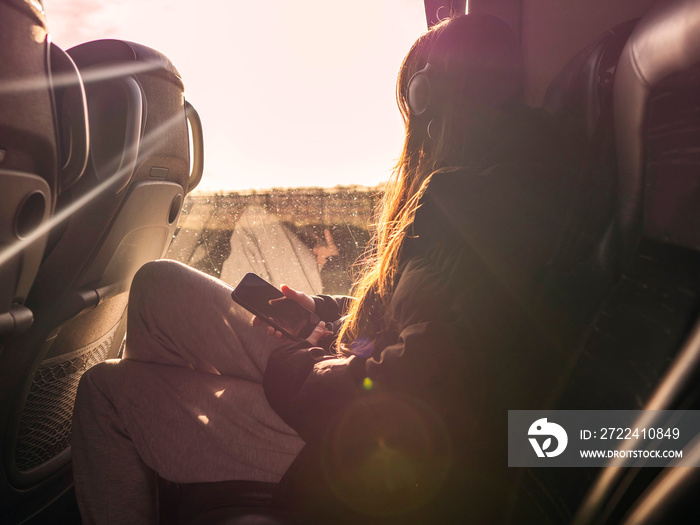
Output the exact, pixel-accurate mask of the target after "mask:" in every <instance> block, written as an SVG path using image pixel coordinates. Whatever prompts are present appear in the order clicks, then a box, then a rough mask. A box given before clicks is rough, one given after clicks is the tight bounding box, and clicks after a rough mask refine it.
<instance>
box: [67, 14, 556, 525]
mask: <svg viewBox="0 0 700 525" xmlns="http://www.w3.org/2000/svg"><path fill="white" fill-rule="evenodd" d="M522 76H523V75H522V63H521V58H520V51H519V48H518V45H517V41H516V39H515V37H514V36H513V34H512V33H511V32H510V31H509V30H508V28H507V27H506V26H505V24H503V23H502V22H500V21H498V20H497V19H495V18H493V17H489V16H479V15H466V16H462V17H458V18H455V19H452V20H449V21H446V22H444V23H442V24H440V25H438V26H437V27H435V28H433V29H432V30H431V31H429V32H428V33H427V34H425V35H423V36H422V37H420V38H419V39H418V40H417V42H416V43H415V44H414V45H413V47H412V48H411V50H410V51H409V53H408V55H407V57H406V58H405V60H404V63H403V65H402V66H401V70H400V73H399V78H398V82H397V99H398V104H399V109H400V111H401V113H402V115H403V117H404V121H405V125H406V139H405V144H404V148H403V152H402V155H401V157H400V159H399V161H398V164H397V168H396V170H395V173H394V177H393V180H392V181H391V182H390V184H389V185H388V187H387V190H386V193H385V195H384V197H383V202H382V206H381V210H380V213H379V215H378V221H377V225H376V234H375V236H374V239H373V243H372V247H371V251H370V252H369V256H368V258H367V259H366V261H365V266H364V270H363V274H362V277H361V279H360V280H359V281H358V283H357V284H356V286H355V288H354V294H353V295H354V297H355V299H354V300H352V299H349V298H335V297H329V296H320V297H313V298H312V297H309V296H306V295H304V294H302V293H298V292H296V291H294V290H292V289H290V288H288V287H284V286H283V288H282V289H283V292H284V293H285V295H286V296H287V297H289V298H291V299H293V300H295V301H298V302H299V303H301V304H302V305H303V306H305V307H307V308H308V309H310V310H313V311H315V312H316V313H317V314H318V315H319V317H320V318H321V319H322V323H321V324H319V326H318V327H317V328H316V330H315V331H314V332H313V333H312V334H311V335H310V336H309V338H308V339H307V340H305V341H301V342H289V341H285V340H284V339H282V338H281V334H275V333H274V330H273V329H269V330H268V329H267V328H266V327H265V326H264V325H262V324H261V323H259V322H257V321H256V322H252V320H251V317H252V316H251V315H249V314H248V313H247V312H246V311H244V310H242V309H241V308H240V307H239V306H238V305H236V304H235V303H233V302H232V301H231V298H230V294H231V289H230V288H229V287H228V286H227V285H225V284H224V283H222V282H220V281H217V280H215V279H213V278H211V277H208V276H206V275H204V274H200V273H199V272H196V271H194V270H192V269H190V268H188V267H186V266H184V265H181V264H179V263H175V262H172V261H156V262H152V263H149V264H146V265H145V266H144V267H143V268H142V269H141V270H140V271H139V272H138V274H137V275H136V277H135V278H134V282H133V284H132V289H131V295H130V302H129V314H128V315H129V317H128V331H127V341H126V349H125V352H124V356H123V359H121V360H113V361H108V362H105V363H102V364H100V365H97V366H95V367H93V368H92V369H90V370H89V371H88V372H86V373H85V375H84V376H83V379H82V381H81V385H80V389H79V391H78V396H77V399H76V406H75V415H74V427H73V458H74V459H73V461H74V474H75V483H76V492H77V495H78V500H79V504H80V508H81V513H82V516H83V520H84V522H85V523H112V524H113V523H122V522H123V523H129V524H135V523H153V522H156V521H157V488H156V473H157V474H158V475H160V476H162V477H163V478H166V479H168V480H171V481H174V482H201V481H219V480H230V479H246V480H257V481H270V482H278V481H280V479H281V478H282V476H283V475H284V474H285V472H287V471H288V469H289V467H290V465H292V463H293V462H294V466H293V468H292V469H290V470H289V472H287V476H286V477H285V483H284V484H283V487H285V491H284V492H285V493H286V494H296V495H300V494H307V495H308V494H311V495H312V497H310V498H304V497H301V496H300V497H292V498H289V499H288V501H295V502H296V503H297V509H298V510H299V511H300V512H303V511H305V510H309V508H302V507H303V505H307V504H308V505H310V506H311V507H313V509H312V510H311V511H310V512H311V514H312V515H313V516H315V517H316V518H318V519H321V520H323V519H324V518H322V517H321V516H323V514H322V513H323V512H325V510H329V511H330V512H331V513H335V514H336V517H337V516H338V514H340V515H341V516H343V517H344V518H345V519H346V520H349V521H351V522H353V521H355V520H357V519H360V517H362V519H365V520H366V519H369V518H372V517H378V518H379V519H380V520H381V521H382V522H386V520H388V519H390V518H391V517H392V516H394V517H395V518H396V519H397V520H398V521H399V522H402V523H403V522H406V520H407V519H408V516H409V514H410V515H411V516H413V517H414V518H415V519H418V520H421V519H430V520H431V521H433V520H434V519H435V516H436V515H437V514H436V513H439V512H443V511H445V512H448V515H449V516H450V517H453V516H454V515H456V514H460V515H462V514H469V515H470V516H476V517H481V518H483V517H484V516H486V517H490V516H492V515H494V513H495V515H500V514H499V513H500V512H502V510H503V507H504V506H503V505H496V506H495V507H491V506H490V505H489V503H488V502H491V501H494V500H493V495H494V494H497V495H498V498H499V500H505V498H506V492H505V491H507V490H508V487H509V486H510V485H508V483H510V480H509V479H508V475H507V473H505V474H504V471H503V468H502V467H503V466H504V465H505V452H504V449H503V440H504V439H505V434H504V433H503V421H505V411H506V410H507V409H513V408H523V407H532V408H541V406H538V403H540V402H541V400H542V399H543V398H544V397H545V396H546V394H547V392H548V390H547V388H544V386H543V385H542V381H538V379H537V378H538V377H540V375H541V374H542V373H543V372H547V371H548V370H555V369H556V367H557V366H559V365H560V364H561V363H560V362H559V360H558V358H557V353H556V351H550V350H549V349H551V348H555V347H557V344H556V340H557V338H556V334H553V333H552V331H551V330H549V329H548V327H547V325H546V312H545V313H543V312H544V310H543V309H542V308H541V307H540V306H541V304H542V301H541V300H540V299H541V297H542V293H541V290H540V289H539V288H538V283H539V282H541V279H540V277H541V276H540V274H539V272H540V270H541V269H542V268H544V267H546V266H547V265H548V264H549V263H550V262H551V261H552V259H553V258H555V256H556V255H557V253H558V251H559V248H560V245H561V242H562V239H563V238H564V236H565V232H566V225H565V224H564V223H563V221H560V220H558V217H559V215H558V214H559V213H560V212H561V211H562V210H565V209H566V207H567V199H569V194H568V193H567V191H568V190H567V183H566V180H565V179H566V178H565V177H563V176H562V170H561V162H560V161H558V160H556V159H555V157H556V156H555V155H552V153H551V152H552V151H557V150H558V148H557V147H556V146H555V145H554V144H555V143H556V140H557V138H556V134H555V132H554V131H553V129H552V125H551V123H550V121H549V119H548V118H546V117H545V116H544V115H543V114H541V113H539V112H535V111H533V110H530V109H528V108H526V107H525V106H523V105H522V103H521V97H522V92H523V79H522ZM328 322H330V323H333V324H334V325H333V326H334V329H333V331H332V332H329V331H328V330H327V329H326V328H325V327H326V326H327V325H326V323H328ZM269 334H272V335H274V336H270V335H269ZM553 341H554V343H553ZM516 348H517V352H516V351H515V349H516ZM555 350H556V348H555ZM516 353H517V359H519V360H520V361H519V363H520V364H518V365H517V366H516V365H514V363H516V361H515V356H516ZM525 365H527V366H525ZM499 433H500V434H499ZM305 445H306V448H305V450H304V453H303V454H301V455H299V452H300V451H301V450H302V447H304V446H305ZM494 458H495V460H494ZM499 469H500V470H499ZM504 483H505V484H504ZM466 491H468V492H466ZM467 495H470V497H469V498H466V496H467ZM465 498H466V499H465ZM465 501H467V502H468V503H467V504H461V503H463V502H465ZM458 502H461V503H460V504H457V503H458ZM326 504H327V505H326ZM339 509H343V510H340V512H339V513H338V512H337V511H338V510H339Z"/></svg>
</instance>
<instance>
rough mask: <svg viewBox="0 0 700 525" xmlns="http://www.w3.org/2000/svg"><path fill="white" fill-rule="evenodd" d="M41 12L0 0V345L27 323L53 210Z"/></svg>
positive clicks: (53, 153)
mask: <svg viewBox="0 0 700 525" xmlns="http://www.w3.org/2000/svg"><path fill="white" fill-rule="evenodd" d="M48 62H49V42H48V41H47V30H46V24H45V21H44V17H43V13H42V12H41V11H39V10H38V9H37V7H36V6H35V5H34V4H32V3H30V2H24V1H20V0H16V1H3V2H0V347H2V341H3V340H5V339H6V338H8V337H10V336H12V335H13V334H16V333H19V332H21V331H23V330H25V329H27V328H28V327H29V326H30V325H31V322H32V313H31V311H30V310H29V309H27V308H26V307H25V306H23V303H24V300H25V299H26V297H27V293H28V292H29V288H30V287H31V284H32V282H33V281H34V276H35V275H36V272H37V270H38V269H39V264H40V262H41V257H42V255H43V253H44V247H45V246H46V239H47V235H46V232H44V233H41V234H38V235H37V234H36V230H37V228H39V227H40V226H42V225H43V224H45V223H46V221H47V220H48V218H49V215H50V213H51V210H52V199H53V197H54V192H55V189H56V186H57V177H58V169H57V146H56V135H55V130H54V126H53V111H52V109H53V108H52V99H51V87H50V81H49V75H48V70H47V69H48Z"/></svg>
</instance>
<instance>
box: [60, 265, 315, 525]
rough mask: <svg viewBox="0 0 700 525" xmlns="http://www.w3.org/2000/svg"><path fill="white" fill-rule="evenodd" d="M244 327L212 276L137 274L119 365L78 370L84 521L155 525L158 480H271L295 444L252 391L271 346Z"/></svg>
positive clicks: (151, 270) (76, 426) (76, 431)
mask: <svg viewBox="0 0 700 525" xmlns="http://www.w3.org/2000/svg"><path fill="white" fill-rule="evenodd" d="M251 322H252V315H251V314H249V313H248V312H246V311H245V310H244V309H242V308H241V307H239V306H238V305H237V304H235V303H234V302H233V301H232V300H231V288H230V287H229V286H228V285H226V284H225V283H223V282H221V281H219V280H217V279H214V278H212V277H210V276H208V275H206V274H203V273H201V272H198V271H196V270H193V269H192V268H189V267H187V266H185V265H183V264H180V263H177V262H174V261H165V260H164V261H155V262H152V263H148V264H146V265H145V266H144V267H143V268H141V269H140V270H139V272H138V273H137V274H136V276H135V278H134V282H133V284H132V287H131V293H130V297H129V313H128V325H127V341H126V350H125V352H124V358H123V359H120V360H110V361H107V362H104V363H101V364H99V365H97V366H95V367H93V368H92V369H90V370H88V371H87V372H86V373H85V374H84V375H83V378H82V380H81V382H80V386H79V389H78V394H77V398H76V403H75V411H74V416H73V443H72V445H73V446H72V448H73V469H74V479H75V487H76V493H77V496H78V503H79V505H80V511H81V514H82V518H83V523H85V524H93V523H97V524H102V523H108V524H111V525H114V524H121V523H124V524H129V525H135V524H140V523H144V524H145V523H157V520H158V515H157V513H158V510H157V509H158V505H157V488H156V473H157V474H159V475H160V476H161V477H163V478H165V479H168V480H170V481H174V482H203V481H222V480H233V479H243V480H255V481H268V482H277V481H279V479H280V478H281V477H282V475H283V474H284V472H285V471H286V470H287V468H288V467H289V465H290V464H291V462H292V461H293V460H294V458H295V457H296V455H297V454H298V452H299V451H300V450H301V447H302V446H303V441H302V440H301V439H300V438H299V437H298V436H297V434H296V433H295V432H294V430H292V429H291V428H289V427H288V426H287V425H286V424H285V423H284V422H283V421H282V420H281V419H280V418H279V416H277V414H276V413H275V412H274V411H273V410H272V409H271V408H270V406H269V405H268V404H267V401H266V399H265V395H264V392H263V388H262V377H263V373H264V371H265V366H266V363H267V359H268V357H269V355H270V353H271V352H272V350H274V349H275V348H276V347H277V346H278V345H279V344H280V342H279V340H277V339H275V338H274V337H270V336H268V335H267V333H266V329H265V327H264V326H261V327H255V328H254V327H253V326H252V324H251Z"/></svg>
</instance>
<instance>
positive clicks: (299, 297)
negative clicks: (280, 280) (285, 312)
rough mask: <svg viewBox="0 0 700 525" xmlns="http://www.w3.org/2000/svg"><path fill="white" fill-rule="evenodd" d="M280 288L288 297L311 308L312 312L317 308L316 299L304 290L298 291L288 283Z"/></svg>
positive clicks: (308, 308)
mask: <svg viewBox="0 0 700 525" xmlns="http://www.w3.org/2000/svg"><path fill="white" fill-rule="evenodd" d="M280 290H282V293H283V294H284V296H285V297H286V298H287V299H291V300H292V301H294V302H296V303H299V304H300V305H301V306H303V307H304V308H306V309H307V310H310V311H311V312H313V311H315V310H316V303H314V300H313V299H312V298H311V297H309V296H308V295H306V294H305V293H303V292H297V291H296V290H295V289H294V288H290V287H289V286H287V285H286V284H283V285H282V286H280Z"/></svg>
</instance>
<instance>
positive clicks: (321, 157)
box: [44, 0, 425, 191]
mask: <svg viewBox="0 0 700 525" xmlns="http://www.w3.org/2000/svg"><path fill="white" fill-rule="evenodd" d="M44 6H45V9H46V14H47V20H48V26H49V31H50V33H51V35H52V38H53V41H54V42H55V43H56V44H58V45H59V46H61V47H62V48H64V49H68V48H70V47H72V46H74V45H77V44H80V43H83V42H87V41H89V40H96V39H101V38H118V39H123V40H131V41H134V42H138V43H140V44H144V45H147V46H150V47H153V48H155V49H157V50H158V51H160V52H161V53H163V54H165V55H166V56H168V57H169V58H170V59H171V60H172V62H173V63H174V64H175V66H176V67H177V68H178V70H179V71H180V73H181V74H182V77H183V80H184V83H185V96H186V98H187V99H188V100H189V101H190V102H191V103H192V104H193V105H194V106H195V107H196V108H197V110H198V112H199V114H200V116H201V118H202V123H203V127H204V139H205V156H204V159H205V171H204V178H203V179H202V182H201V184H200V186H199V188H198V190H200V191H220V190H223V191H229V190H242V189H264V188H272V187H302V186H326V187H331V186H335V185H338V184H343V185H345V184H360V185H367V186H374V185H376V184H378V183H380V182H382V181H385V180H386V179H387V178H388V176H389V174H390V172H391V168H392V166H393V164H394V162H395V160H396V158H397V156H398V155H399V153H400V149H401V142H402V136H403V125H402V123H401V118H400V115H399V112H398V110H397V108H396V101H395V91H394V90H395V82H396V75H397V73H398V68H399V65H400V63H401V60H402V59H403V57H404V55H405V54H406V52H407V51H408V49H409V48H410V46H411V43H412V42H413V41H414V40H415V39H416V37H417V36H418V35H419V34H420V33H422V32H423V31H425V15H424V10H423V3H422V2H421V1H419V0H380V1H378V0H351V1H348V2H337V1H332V0H331V1H329V0H308V1H307V0H300V1H292V0H265V1H252V0H246V1H242V0H228V1H224V0H198V1H195V0H119V1H104V2H99V1H95V0H44Z"/></svg>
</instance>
